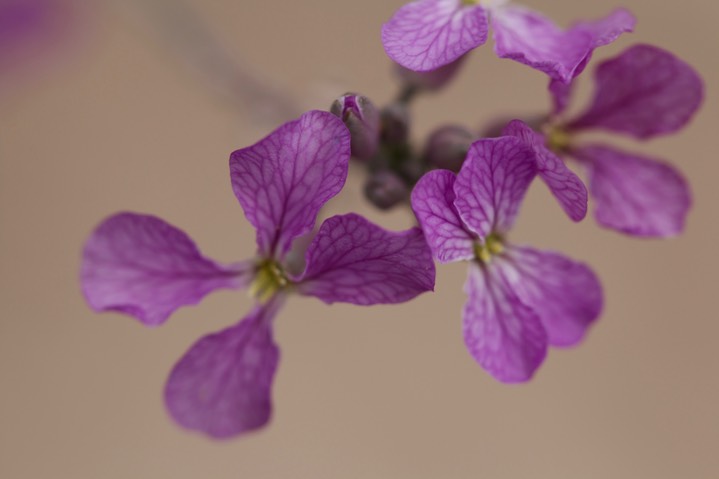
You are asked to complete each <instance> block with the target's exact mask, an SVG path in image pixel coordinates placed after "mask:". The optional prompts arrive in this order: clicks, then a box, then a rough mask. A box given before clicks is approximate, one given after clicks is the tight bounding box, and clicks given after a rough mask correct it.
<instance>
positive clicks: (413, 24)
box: [382, 0, 636, 83]
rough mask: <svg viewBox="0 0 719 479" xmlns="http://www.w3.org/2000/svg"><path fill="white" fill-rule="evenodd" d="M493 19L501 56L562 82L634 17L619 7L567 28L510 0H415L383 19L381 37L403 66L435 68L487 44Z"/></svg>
mask: <svg viewBox="0 0 719 479" xmlns="http://www.w3.org/2000/svg"><path fill="white" fill-rule="evenodd" d="M488 17H489V19H488ZM490 20H491V23H492V28H493V30H494V41H495V52H496V53H497V56H499V57H500V58H509V59H512V60H516V61H518V62H520V63H523V64H525V65H528V66H530V67H532V68H535V69H537V70H540V71H542V72H544V73H546V74H547V75H549V77H550V78H551V79H553V80H557V81H560V82H562V83H569V82H570V81H571V80H572V79H573V78H574V77H575V76H577V75H578V74H579V73H581V71H582V70H583V69H584V67H585V66H586V64H587V62H588V61H589V59H590V58H591V55H592V52H593V51H594V49H596V48H598V47H601V46H603V45H607V44H609V43H611V42H613V41H614V40H616V39H617V37H619V36H620V35H621V34H622V33H624V32H631V31H632V30H633V29H634V25H635V23H636V19H635V18H634V16H633V15H632V14H631V13H630V12H629V11H627V10H625V9H623V8H619V9H616V10H614V11H613V12H611V13H610V14H609V15H607V16H606V17H605V18H603V19H601V20H596V21H591V22H578V23H576V24H575V25H573V26H572V27H571V28H569V29H567V30H563V29H561V28H559V27H558V26H557V25H555V24H554V23H553V22H552V21H551V20H550V19H548V18H546V17H545V16H543V15H541V14H540V13H538V12H534V11H532V10H529V9H526V8H523V7H520V6H516V5H511V4H508V2H507V1H506V0H499V1H497V0H495V1H484V2H481V1H479V0H417V1H414V2H411V3H408V4H407V5H405V6H403V7H402V8H400V9H399V10H398V11H397V12H396V13H395V14H394V16H393V17H392V18H391V19H390V20H389V21H388V22H387V23H385V24H384V26H383V27H382V43H383V44H384V48H385V51H386V52H387V54H388V55H389V57H390V58H391V59H392V60H394V61H395V62H397V63H399V64H400V65H402V66H403V67H405V68H408V69H410V70H415V71H429V70H435V69H437V68H440V67H442V66H444V65H448V64H450V63H452V62H454V61H456V60H459V59H460V58H461V57H462V56H463V55H464V54H466V53H467V52H469V51H470V50H473V49H474V48H477V47H478V46H480V45H483V44H484V43H485V42H486V41H487V34H488V31H489V23H490Z"/></svg>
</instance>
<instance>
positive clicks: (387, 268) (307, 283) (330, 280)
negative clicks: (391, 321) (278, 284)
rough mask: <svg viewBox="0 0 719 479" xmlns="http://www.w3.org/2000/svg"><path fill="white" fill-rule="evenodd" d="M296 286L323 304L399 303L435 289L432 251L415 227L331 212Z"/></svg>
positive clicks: (314, 242)
mask: <svg viewBox="0 0 719 479" xmlns="http://www.w3.org/2000/svg"><path fill="white" fill-rule="evenodd" d="M306 262H307V269H306V270H305V272H304V274H303V275H302V277H301V278H299V283H300V284H299V286H298V287H299V291H300V292H301V293H302V294H306V295H310V296H316V297H317V298H319V299H321V300H322V301H324V302H326V303H330V304H331V303H334V302H343V303H352V304H358V305H370V304H391V303H401V302H404V301H407V300H410V299H412V298H414V297H415V296H417V295H419V294H421V293H424V292H426V291H432V290H433V289H434V275H435V271H434V263H433V262H432V253H431V251H430V249H429V247H428V246H427V243H426V241H425V239H424V235H423V234H422V231H421V230H420V229H419V228H412V229H410V230H407V231H402V232H397V233H395V232H390V231H386V230H384V229H382V228H380V227H379V226H377V225H374V224H372V223H370V222H369V221H367V220H366V219H364V218H363V217H361V216H359V215H356V214H348V215H342V216H333V217H332V218H329V219H328V220H326V221H325V222H324V223H323V224H322V226H321V227H320V230H319V232H318V233H317V236H315V238H314V240H313V241H312V244H311V245H310V247H309V249H308V250H307V254H306Z"/></svg>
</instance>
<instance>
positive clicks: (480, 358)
mask: <svg viewBox="0 0 719 479" xmlns="http://www.w3.org/2000/svg"><path fill="white" fill-rule="evenodd" d="M536 174H537V161H536V159H535V154H534V152H533V151H532V150H531V149H530V148H528V147H527V146H525V145H524V144H523V143H522V142H521V141H520V140H519V139H517V138H514V137H501V138H495V139H485V140H479V141H477V142H475V143H474V144H473V145H472V147H471V148H470V151H469V153H468V155H467V159H466V160H465V163H464V165H463V166H462V169H461V170H460V172H459V174H457V175H455V174H454V173H452V172H451V171H448V170H435V171H431V172H429V173H427V174H426V175H425V176H424V177H422V178H421V179H420V181H419V182H418V183H417V185H416V186H415V188H414V190H413V191H412V208H413V210H414V212H415V214H416V215H417V218H418V220H419V222H420V224H421V226H422V229H423V230H424V234H425V237H426V239H427V241H428V243H429V245H430V248H431V249H432V253H433V255H434V257H435V258H436V259H437V260H438V261H439V262H441V263H448V262H454V261H468V262H469V277H468V279H467V282H466V285H465V292H466V294H467V296H468V299H467V303H466V304H465V307H464V311H463V331H464V340H465V344H466V345H467V348H468V350H469V352H470V353H471V355H472V356H473V357H474V359H475V360H476V361H477V362H478V363H479V364H480V365H481V366H482V367H483V368H485V369H486V370H487V371H488V372H489V373H490V374H491V375H492V376H494V377H495V378H496V379H498V380H500V381H502V382H508V383H513V382H522V381H527V380H529V379H530V378H531V377H532V375H533V374H534V372H535V371H536V370H537V368H538V367H539V365H540V364H541V363H542V361H543V360H544V358H545V355H546V353H547V346H548V345H552V346H558V347H563V346H571V345H574V344H576V343H577V342H579V341H580V340H581V339H582V338H583V336H584V334H585V332H586V330H587V328H588V327H589V325H590V324H591V323H592V322H593V321H594V320H595V319H596V318H597V317H598V316H599V314H600V312H601V309H602V289H601V285H600V283H599V280H598V279H597V277H596V276H595V275H594V273H593V272H592V271H591V270H590V269H589V268H588V267H587V266H585V265H583V264H581V263H577V262H574V261H572V260H570V259H568V258H566V257H564V256H562V255H559V254H557V253H552V252H545V251H538V250H536V249H532V248H528V247H519V246H514V245H511V244H509V243H507V242H506V234H507V232H508V231H509V230H510V228H511V227H512V225H513V223H514V220H515V218H516V216H517V213H518V210H519V206H520V204H521V202H522V199H523V198H524V195H525V193H526V191H527V188H528V187H529V184H530V183H531V181H532V179H533V178H534V177H535V175H536Z"/></svg>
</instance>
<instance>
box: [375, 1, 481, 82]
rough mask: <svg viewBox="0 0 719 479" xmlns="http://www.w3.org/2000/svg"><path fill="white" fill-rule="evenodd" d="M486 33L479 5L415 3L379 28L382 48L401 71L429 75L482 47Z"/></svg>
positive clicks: (454, 2)
mask: <svg viewBox="0 0 719 479" xmlns="http://www.w3.org/2000/svg"><path fill="white" fill-rule="evenodd" d="M487 30H488V24H487V14H486V13H485V10H484V9H483V8H482V7H480V6H479V5H462V1H461V0H418V1H415V2H411V3H408V4H407V5H405V6H403V7H402V8H400V9H399V10H397V12H396V13H395V14H394V16H393V17H392V18H391V19H390V20H389V21H388V22H387V23H385V24H384V25H383V26H382V44H383V45H384V49H385V51H386V52H387V55H389V57H390V58H391V59H392V60H394V61H395V62H397V63H399V64H400V65H402V66H403V67H405V68H409V69H410V70H414V71H429V70H434V69H436V68H439V67H441V66H444V65H447V64H449V63H451V62H453V61H454V60H456V59H458V58H459V57H461V56H462V55H464V54H465V53H467V52H468V51H470V50H472V49H473V48H476V47H478V46H480V45H482V44H484V42H486V41H487Z"/></svg>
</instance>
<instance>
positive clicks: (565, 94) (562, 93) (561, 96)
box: [548, 79, 574, 115]
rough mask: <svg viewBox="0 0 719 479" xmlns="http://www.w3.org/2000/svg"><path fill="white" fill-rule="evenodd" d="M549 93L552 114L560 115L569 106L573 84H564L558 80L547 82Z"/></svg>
mask: <svg viewBox="0 0 719 479" xmlns="http://www.w3.org/2000/svg"><path fill="white" fill-rule="evenodd" d="M548 89H549V93H550V94H551V95H552V114H554V115H560V114H562V113H564V110H566V109H567V107H568V106H569V102H570V100H571V99H572V92H573V90H574V82H570V83H564V82H562V81H560V80H555V79H552V80H549V87H548Z"/></svg>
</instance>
